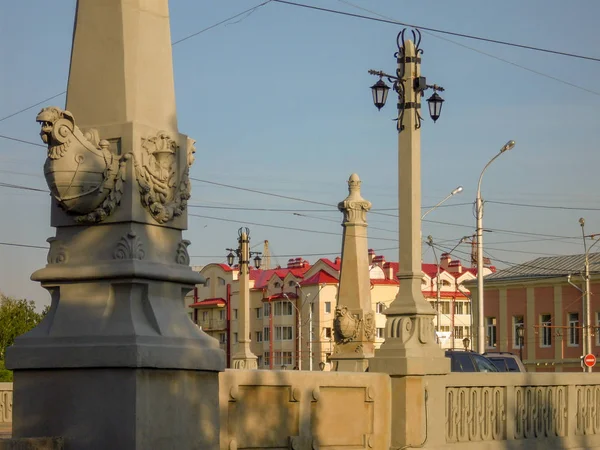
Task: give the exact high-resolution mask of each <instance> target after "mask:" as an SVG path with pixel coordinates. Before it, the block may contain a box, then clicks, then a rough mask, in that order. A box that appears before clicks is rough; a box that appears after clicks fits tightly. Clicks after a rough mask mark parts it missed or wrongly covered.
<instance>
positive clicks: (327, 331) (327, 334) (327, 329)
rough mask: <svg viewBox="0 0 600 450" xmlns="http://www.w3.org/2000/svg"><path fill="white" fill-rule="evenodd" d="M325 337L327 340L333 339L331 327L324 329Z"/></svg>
mask: <svg viewBox="0 0 600 450" xmlns="http://www.w3.org/2000/svg"><path fill="white" fill-rule="evenodd" d="M323 337H325V338H326V339H331V328H330V327H325V328H323Z"/></svg>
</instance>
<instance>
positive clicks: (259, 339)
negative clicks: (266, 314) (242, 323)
mask: <svg viewBox="0 0 600 450" xmlns="http://www.w3.org/2000/svg"><path fill="white" fill-rule="evenodd" d="M262 333H263V332H262V331H257V332H256V342H262V336H263V335H262Z"/></svg>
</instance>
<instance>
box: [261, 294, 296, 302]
mask: <svg viewBox="0 0 600 450" xmlns="http://www.w3.org/2000/svg"><path fill="white" fill-rule="evenodd" d="M283 294H284V292H280V293H278V294H274V295H269V296H268V297H265V298H263V299H262V301H263V302H272V301H273V300H280V299H282V298H285V299H286V300H288V298H289V299H290V300H291V299H294V300H296V299H297V298H299V297H298V295H297V294H294V293H293V292H285V295H283ZM286 297H287V298H286Z"/></svg>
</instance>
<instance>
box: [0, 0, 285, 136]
mask: <svg viewBox="0 0 600 450" xmlns="http://www.w3.org/2000/svg"><path fill="white" fill-rule="evenodd" d="M271 1H273V0H267V1H265V2H262V3H260V4H258V5H256V6H253V7H252V8H248V9H246V10H245V11H242V12H241V13H238V14H235V15H233V16H231V17H229V18H227V19H225V20H221V21H220V22H217V23H215V24H214V25H211V26H209V27H206V28H204V29H202V30H200V31H197V32H195V33H192V34H189V35H187V36H184V37H182V38H181V39H178V40H176V41H174V42H172V43H171V45H172V46H173V45H177V44H179V43H181V42H183V41H187V40H188V39H190V38H193V37H195V36H198V35H200V34H202V33H204V32H206V31H208V30H212V29H213V28H215V27H218V26H219V25H222V24H224V23H225V22H229V21H231V20H233V19H236V18H238V17H239V16H242V15H244V14H246V13H252V12H254V11H255V10H257V9H258V8H260V7H261V6H264V5H266V4H267V3H270V2H271ZM66 93H67V91H62V92H60V93H58V94H55V95H53V96H52V97H48V98H46V99H44V100H42V101H40V102H38V103H36V104H34V105H31V106H28V107H26V108H23V109H21V110H19V111H16V112H14V113H12V114H9V115H8V116H5V117H2V118H0V122H2V121H3V120H6V119H10V118H11V117H13V116H16V115H18V114H21V113H23V112H25V111H28V110H30V109H31V108H35V107H36V106H39V105H41V104H43V103H46V102H47V101H49V100H52V99H53V98H56V97H59V96H61V95H63V94H66ZM35 145H37V144H35Z"/></svg>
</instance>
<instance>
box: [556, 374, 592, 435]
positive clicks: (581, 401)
mask: <svg viewBox="0 0 600 450" xmlns="http://www.w3.org/2000/svg"><path fill="white" fill-rule="evenodd" d="M576 393H577V410H576V411H577V427H576V431H575V434H577V435H579V436H582V435H589V434H598V433H600V386H598V385H595V386H577V387H576ZM563 402H564V397H563ZM563 424H564V425H565V426H566V416H565V418H564V419H563ZM561 436H563V435H561Z"/></svg>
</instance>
